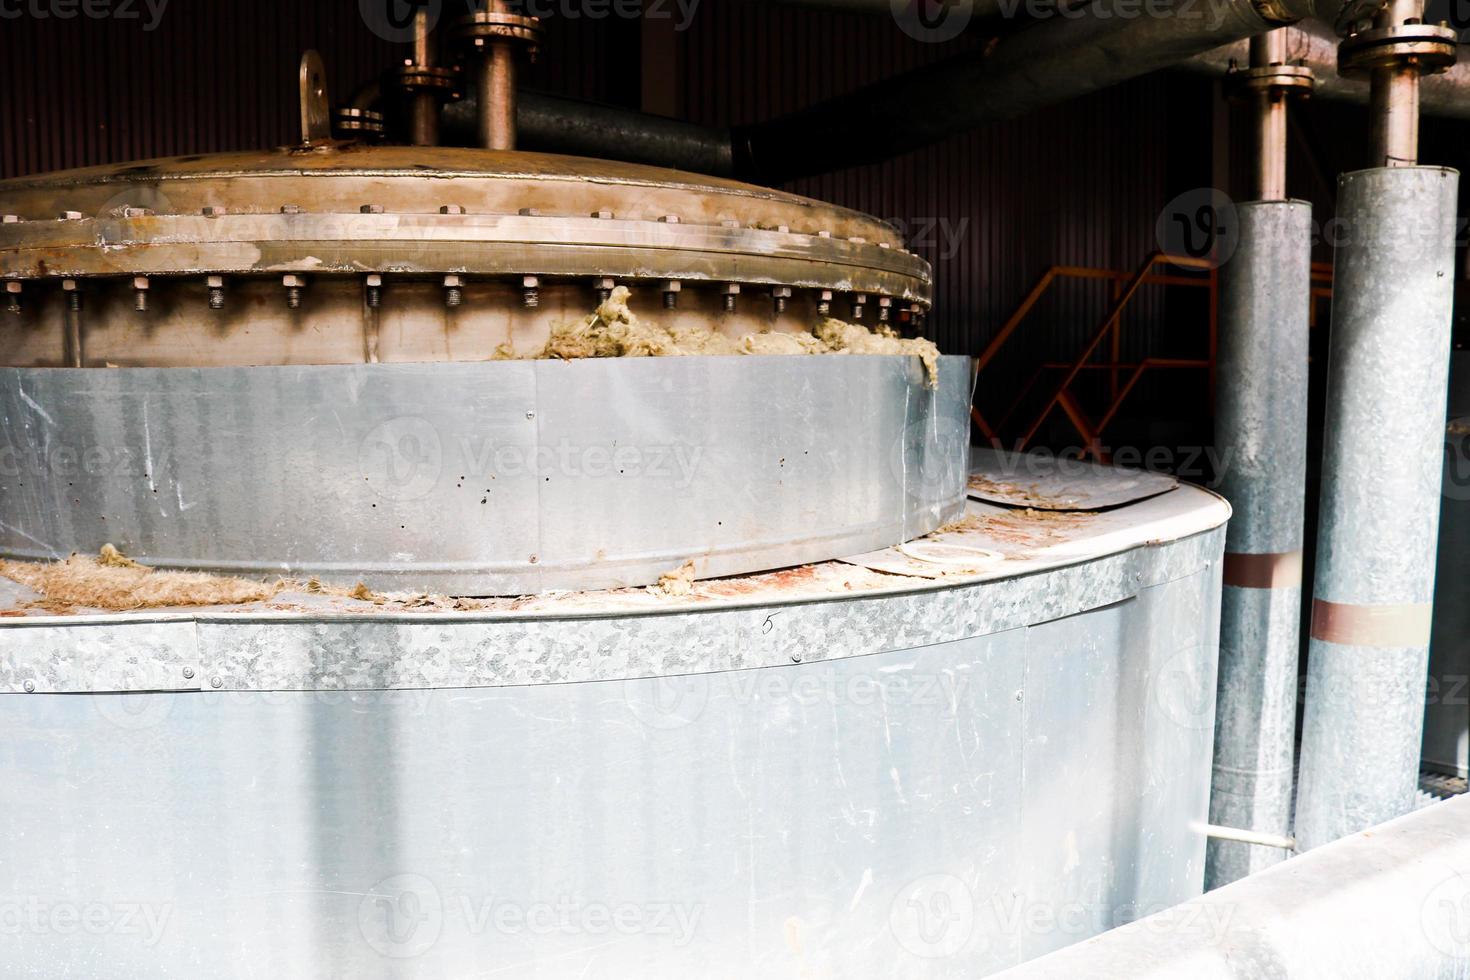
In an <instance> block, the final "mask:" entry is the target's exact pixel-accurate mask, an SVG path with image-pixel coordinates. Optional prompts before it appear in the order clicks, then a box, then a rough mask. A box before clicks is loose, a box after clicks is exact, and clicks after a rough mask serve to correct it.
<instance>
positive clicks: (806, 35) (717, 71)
mask: <svg viewBox="0 0 1470 980" xmlns="http://www.w3.org/2000/svg"><path fill="white" fill-rule="evenodd" d="M27 2H28V3H30V2H31V0H27ZM463 2H464V0H445V8H444V9H445V13H446V16H449V15H452V14H453V13H457V12H458V4H460V3H463ZM41 6H42V7H46V6H47V4H46V3H45V2H42V3H41ZM131 6H132V8H133V9H135V10H137V11H138V12H139V13H140V19H139V20H120V19H105V20H95V19H88V18H86V17H85V16H76V17H74V18H71V19H67V20H61V19H56V18H55V17H49V18H47V19H38V18H35V17H33V16H29V15H27V16H22V17H20V18H18V19H5V20H0V175H3V176H14V175H20V174H26V173H34V172H39V171H44V170H52V169H59V168H63V167H73V166H82V165H87V164H95V163H105V162H114V161H121V160H126V159H138V158H145V157H151V156H165V155H175V154H185V153H206V152H212V151H218V150H226V149H243V148H249V147H253V146H270V145H278V144H282V143H286V142H290V141H292V140H294V139H295V138H296V135H297V134H296V127H297V123H296V109H295V99H296V96H295V84H296V82H295V74H296V65H297V61H298V59H299V57H300V52H301V51H302V50H304V49H306V48H310V47H315V48H317V49H318V50H320V51H321V52H322V53H323V55H324V57H325V59H326V63H327V67H328V71H329V75H330V83H331V85H332V88H333V92H334V93H336V94H337V96H338V97H339V98H343V99H345V97H346V96H347V94H348V93H350V91H351V88H352V86H353V85H355V84H356V83H357V82H359V81H361V80H362V79H364V78H366V77H368V76H369V75H371V74H372V73H373V72H375V71H377V70H379V69H381V68H382V67H384V66H386V65H388V64H391V63H392V61H393V59H395V58H397V57H401V56H402V54H403V47H402V46H401V45H392V44H389V43H387V42H385V41H383V40H381V39H380V38H378V37H377V36H375V35H374V34H373V33H372V32H371V31H370V30H368V29H367V27H366V25H365V23H364V22H363V20H362V18H361V15H360V13H359V10H358V3H357V2H356V0H316V2H311V0H170V2H169V3H168V4H167V6H166V8H165V10H164V14H163V16H162V17H161V19H160V20H159V23H158V25H157V29H156V30H152V31H145V30H144V29H143V26H144V23H146V20H147V17H148V14H147V8H146V6H145V3H144V0H135V2H134V3H132V5H131ZM662 6H663V8H664V9H667V10H673V9H674V8H673V6H672V4H669V3H665V4H663V5H662ZM6 9H7V10H9V9H11V7H7V8H6ZM27 9H28V8H27ZM558 9H563V10H565V11H566V12H569V13H576V12H578V11H590V10H592V9H594V8H593V7H591V6H590V5H587V6H584V5H583V4H582V3H581V0H562V3H561V4H560V5H558ZM673 23H674V21H673V20H669V21H667V22H665V23H663V24H661V25H657V26H655V25H652V24H641V25H640V23H639V22H637V21H628V20H618V19H616V18H611V19H607V18H605V19H599V20H594V19H591V18H590V17H589V16H587V15H586V14H585V13H583V14H582V15H580V16H577V17H575V18H571V17H566V16H562V17H553V18H550V19H549V21H548V26H549V33H548V43H547V44H546V46H545V49H544V51H543V53H542V56H541V59H540V61H539V63H538V64H537V65H536V66H535V68H534V69H533V70H532V72H531V73H530V78H529V79H528V82H529V83H530V84H531V85H533V86H536V87H539V88H542V89H546V90H549V91H555V92H562V93H565V94H569V95H573V96H577V97H581V98H590V99H597V100H601V101H606V102H613V103H617V104H623V105H636V104H637V103H638V102H639V100H640V95H641V97H642V98H644V99H645V100H647V99H648V95H647V92H648V91H649V86H646V85H643V84H642V83H641V81H640V77H639V70H638V63H639V52H640V41H641V40H643V39H644V38H645V36H646V35H647V33H648V32H649V31H664V32H666V33H665V36H664V47H665V49H666V50H668V51H670V52H672V54H673V59H672V62H673V63H672V65H671V66H668V67H665V68H663V69H661V72H662V71H667V72H668V73H669V77H668V78H667V79H664V78H663V77H661V75H660V76H656V77H652V78H650V79H649V82H650V84H651V86H652V89H653V91H655V92H656V93H657V94H660V95H663V96H668V98H660V99H656V100H652V101H657V102H660V103H662V104H663V105H665V106H671V107H674V108H675V109H676V110H677V111H679V112H680V114H682V115H684V116H685V117H687V118H689V119H692V120H695V121H698V122H703V123H709V124H719V125H724V124H730V123H739V122H749V121H752V120H756V119H760V118H764V117H767V116H769V115H772V114H775V113H780V112H786V111H789V110H792V109H795V108H798V107H800V106H802V105H805V104H809V103H811V102H814V101H817V100H820V99H822V98H825V97H828V96H831V95H835V94H837V93H840V92H844V91H848V90H851V89H853V88H856V87H858V86H860V85H862V84H865V83H868V82H871V81H875V80H878V79H881V78H883V77H885V76H887V75H890V74H894V73H897V72H901V71H904V70H906V69H908V68H911V67H914V66H916V65H919V64H922V63H926V62H929V61H933V60H935V59H938V58H942V57H947V56H950V55H953V54H955V53H957V52H958V51H961V50H962V49H963V48H965V47H966V46H968V45H973V44H974V43H975V42H974V41H973V40H967V39H961V40H958V41H953V42H949V43H947V44H924V43H920V42H917V41H914V40H912V39H910V38H909V37H907V36H906V35H904V34H903V33H902V32H901V31H900V30H899V29H898V28H897V27H896V25H895V24H894V23H893V22H892V21H890V20H888V19H887V18H876V19H874V18H871V17H862V16H857V15H844V14H834V13H818V12H811V11H804V10H792V9H785V8H773V7H767V6H764V5H756V4H753V3H750V2H748V0H703V2H702V3H701V4H700V5H699V6H698V7H697V8H696V10H695V14H694V16H693V18H692V20H691V21H690V22H689V25H688V29H687V30H684V31H677V32H675V31H674V30H673ZM669 33H672V34H673V37H672V39H670V38H669V37H668V36H667V35H668V34H669ZM670 68H671V69H672V70H670ZM1180 86H1184V87H1189V86H1193V89H1192V91H1193V92H1194V93H1195V95H1194V96H1191V98H1193V100H1194V101H1193V102H1191V103H1189V104H1188V105H1186V106H1185V108H1184V109H1181V108H1180V106H1179V98H1180V97H1179V94H1178V89H1179V87H1180ZM1208 98H1209V86H1208V84H1207V83H1203V82H1199V81H1197V80H1193V79H1180V80H1178V82H1177V84H1172V83H1171V84H1170V85H1165V84H1161V83H1160V81H1159V80H1158V79H1144V80H1140V81H1137V82H1135V83H1132V84H1128V85H1124V86H1121V87H1118V88H1115V89H1113V90H1110V91H1108V92H1104V93H1101V94H1098V95H1095V96H1092V97H1089V98H1086V99H1082V100H1079V101H1077V102H1074V103H1071V104H1068V105H1064V106H1059V107H1056V108H1053V109H1050V110H1046V111H1043V112H1039V113H1036V114H1034V115H1032V116H1029V117H1027V118H1024V119H1020V120H1016V121H1013V122H1008V123H1002V124H997V125H993V126H989V127H987V128H985V129H983V130H980V131H978V132H974V133H971V134H968V135H965V136H961V137H957V138H954V139H951V140H948V141H946V142H944V143H942V144H939V145H936V146H933V147H928V148H924V149H920V150H918V151H916V152H913V153H909V154H907V155H905V156H902V157H899V158H897V159H895V160H892V161H890V162H887V163H883V164H880V165H874V166H864V167H858V168H854V169H851V170H847V171H843V172H841V173H836V174H832V175H828V176H824V177H820V178H814V179H809V180H803V181H799V182H797V183H796V184H795V185H793V189H795V190H797V191H799V192H801V193H805V194H810V195H812V196H814V197H819V198H823V199H826V200H830V201H835V202H837V203H840V204H844V205H847V206H850V207H854V208H858V209H860V210H864V211H868V212H871V213H874V214H877V215H879V216H881V217H885V218H889V219H892V220H894V221H895V222H897V223H899V224H900V226H901V227H903V228H904V229H906V230H907V232H908V237H909V238H910V241H911V244H912V245H913V247H914V248H915V249H916V250H917V251H918V252H920V253H921V254H923V255H924V256H925V257H926V258H928V259H929V260H930V261H931V262H933V263H934V266H935V275H936V279H937V286H938V289H937V312H936V316H935V319H934V329H935V334H936V339H937V340H938V341H939V342H940V344H941V346H942V347H943V348H944V349H946V350H951V351H957V352H959V351H964V352H974V351H976V350H978V349H979V348H980V347H981V346H982V345H983V343H984V342H985V340H986V339H987V338H988V337H989V336H990V335H991V333H992V332H993V331H994V330H995V328H996V327H997V326H998V325H999V323H1001V322H1002V321H1003V320H1004V318H1005V317H1006V315H1007V314H1009V312H1010V311H1011V310H1012V309H1013V308H1014V306H1015V305H1016V303H1017V302H1019V300H1020V299H1021V298H1022V297H1023V296H1024V295H1025V293H1026V292H1027V291H1028V289H1029V288H1030V286H1031V284H1032V283H1033V282H1034V281H1035V279H1036V277H1037V276H1039V275H1040V274H1041V273H1042V271H1043V270H1044V269H1045V268H1046V267H1047V266H1049V265H1052V264H1054V263H1066V264H1075V265H1091V266H1103V267H1109V268H1131V267H1133V266H1134V265H1135V264H1136V263H1137V262H1138V261H1139V260H1140V259H1141V258H1142V257H1143V256H1144V255H1145V254H1147V253H1148V252H1149V251H1150V250H1151V249H1152V248H1153V247H1154V245H1155V243H1154V232H1153V228H1154V221H1155V217H1156V215H1157V214H1158V212H1159V210H1160V208H1161V207H1162V205H1163V204H1164V203H1165V201H1167V200H1168V198H1169V197H1170V196H1171V195H1172V193H1174V192H1177V191H1178V190H1182V189H1186V188H1188V187H1193V186H1197V185H1199V184H1202V183H1204V182H1205V181H1206V180H1207V179H1208V176H1209V172H1210V171H1209V159H1210V149H1209V146H1208V145H1207V144H1206V145H1184V146H1181V145H1180V140H1181V137H1180V133H1179V127H1178V125H1177V123H1178V117H1179V116H1180V114H1181V112H1184V113H1190V112H1193V113H1194V114H1196V115H1198V114H1200V113H1204V114H1206V115H1207V114H1208ZM1171 122H1172V123H1174V124H1175V125H1174V128H1173V130H1172V131H1171ZM1205 132H1206V134H1208V127H1206V128H1205ZM851 138H852V139H853V140H854V141H855V142H856V141H881V140H883V139H884V133H883V132H882V130H881V129H879V128H877V127H875V128H874V129H873V130H871V131H867V132H856V133H853V134H852V135H851ZM1192 138H1193V136H1192V135H1191V133H1185V134H1184V139H1185V140H1186V141H1188V140H1189V139H1192ZM1180 161H1183V163H1182V164H1181V163H1180ZM1171 167H1173V170H1174V173H1170V172H1169V171H1170V168H1171ZM1105 305H1106V289H1105V287H1103V286H1102V285H1100V284H1096V283H1091V284H1087V283H1067V284H1064V285H1062V286H1060V287H1059V288H1058V289H1057V290H1056V291H1055V295H1053V296H1051V297H1050V298H1049V299H1048V300H1046V301H1045V302H1044V303H1043V304H1042V305H1041V306H1040V307H1039V308H1038V309H1037V311H1036V315H1035V319H1034V321H1033V322H1031V323H1030V324H1029V325H1028V327H1027V330H1026V333H1025V334H1024V335H1022V336H1021V337H1019V338H1018V341H1017V343H1016V345H1015V347H1016V350H1015V352H1014V355H1013V356H1014V357H1015V358H1016V359H1017V363H1018V364H1024V363H1031V362H1034V361H1036V360H1038V359H1039V358H1041V357H1052V358H1056V357H1064V356H1067V355H1068V354H1070V353H1071V352H1073V351H1074V350H1075V349H1076V348H1077V346H1078V344H1079V343H1080V340H1081V338H1082V337H1083V336H1085V335H1086V333H1087V332H1088V331H1089V330H1090V329H1091V327H1092V326H1093V324H1094V323H1095V321H1096V320H1097V319H1098V318H1099V317H1100V316H1101V315H1102V312H1103V311H1104V309H1105ZM1176 305H1177V304H1176ZM1168 311H1169V304H1168V303H1167V302H1166V299H1165V297H1164V296H1163V295H1162V290H1156V289H1149V290H1145V292H1144V294H1143V295H1142V296H1141V297H1140V300H1139V301H1138V303H1137V304H1136V306H1135V308H1134V309H1133V310H1132V311H1131V313H1130V314H1129V320H1128V328H1129V329H1128V333H1127V337H1128V338H1129V340H1128V342H1127V343H1126V344H1125V347H1124V353H1125V356H1139V355H1141V354H1143V353H1145V352H1146V351H1149V350H1155V349H1156V348H1157V347H1158V345H1159V344H1160V343H1162V342H1169V341H1170V339H1171V338H1172V339H1173V340H1174V341H1177V340H1178V338H1179V337H1180V336H1183V335H1185V334H1189V335H1192V334H1193V332H1194V331H1195V330H1196V329H1199V328H1202V326H1203V324H1202V322H1201V323H1193V322H1191V323H1172V324H1170V323H1168V322H1167V317H1168ZM1191 319H1192V320H1199V317H1197V316H1194V315H1193V314H1191ZM1192 345H1193V341H1189V342H1188V343H1187V344H1186V346H1192ZM998 373H1000V372H998ZM1143 394H1144V397H1145V398H1147V397H1148V393H1147V392H1144V393H1143Z"/></svg>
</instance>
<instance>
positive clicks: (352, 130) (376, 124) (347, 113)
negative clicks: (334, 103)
mask: <svg viewBox="0 0 1470 980" xmlns="http://www.w3.org/2000/svg"><path fill="white" fill-rule="evenodd" d="M332 129H333V130H335V132H336V135H337V138H338V139H359V140H363V141H364V142H374V141H376V140H379V139H382V137H383V131H384V120H383V114H382V113H381V112H378V111H377V110H375V109H359V108H357V107H356V106H342V107H340V108H338V109H335V110H333V112H332Z"/></svg>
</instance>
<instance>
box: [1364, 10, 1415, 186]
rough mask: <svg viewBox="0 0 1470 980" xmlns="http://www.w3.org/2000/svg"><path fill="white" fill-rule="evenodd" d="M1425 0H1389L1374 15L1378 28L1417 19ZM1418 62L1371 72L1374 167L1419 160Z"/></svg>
mask: <svg viewBox="0 0 1470 980" xmlns="http://www.w3.org/2000/svg"><path fill="white" fill-rule="evenodd" d="M1423 13H1424V0H1388V2H1387V3H1386V4H1384V6H1383V8H1382V9H1380V10H1379V11H1378V13H1377V14H1376V15H1375V16H1374V18H1373V26H1374V27H1375V28H1379V29H1383V28H1393V27H1401V26H1403V25H1406V24H1411V23H1418V22H1419V20H1420V18H1421V17H1422V16H1423ZM1419 74H1420V66H1419V65H1418V64H1414V63H1409V62H1408V61H1407V60H1405V62H1404V63H1401V64H1398V65H1396V66H1395V67H1392V68H1387V67H1385V68H1376V69H1374V70H1373V71H1372V72H1370V73H1369V75H1368V116H1369V119H1371V120H1372V136H1371V143H1370V145H1371V150H1372V156H1371V158H1370V160H1371V165H1372V166H1374V167H1412V166H1413V165H1414V164H1416V163H1418V162H1419Z"/></svg>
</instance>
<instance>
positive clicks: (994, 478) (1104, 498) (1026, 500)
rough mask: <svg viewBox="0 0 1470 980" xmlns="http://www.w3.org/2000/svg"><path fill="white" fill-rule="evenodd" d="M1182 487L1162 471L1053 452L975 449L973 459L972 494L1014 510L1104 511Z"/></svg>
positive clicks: (978, 498) (971, 462) (971, 464)
mask: <svg viewBox="0 0 1470 980" xmlns="http://www.w3.org/2000/svg"><path fill="white" fill-rule="evenodd" d="M1178 485H1179V481H1178V480H1177V479H1175V478H1174V477H1172V476H1167V475H1164V474H1162V473H1148V472H1145V471H1143V470H1128V469H1121V468H1119V467H1116V466H1104V465H1102V464H1100V463H1091V462H1087V461H1085V460H1080V459H1074V458H1070V457H1062V456H1054V455H1050V454H1047V455H1041V454H1035V453H1009V452H1005V451H1002V450H998V449H983V448H980V447H976V448H975V449H973V450H972V451H971V456H970V484H969V494H970V496H971V497H974V498H975V499H976V500H985V501H989V502H990V503H995V504H1005V505H1007V506H1010V507H1030V508H1032V509H1033V510H1104V509H1106V508H1108V507H1118V506H1121V505H1123V504H1127V503H1132V502H1133V501H1135V500H1144V499H1146V498H1148V497H1156V496H1158V495H1159V494H1161V493H1166V492H1168V491H1170V490H1173V489H1174V488H1175V487H1177V486H1178Z"/></svg>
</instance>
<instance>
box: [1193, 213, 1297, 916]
mask: <svg viewBox="0 0 1470 980" xmlns="http://www.w3.org/2000/svg"><path fill="white" fill-rule="evenodd" d="M1311 223H1312V206H1311V205H1310V204H1307V203H1305V202H1302V201H1269V202H1266V201H1257V202H1251V203H1246V204H1240V205H1237V206H1236V225H1237V227H1238V228H1239V232H1240V233H1239V241H1238V244H1237V246H1236V249H1235V252H1234V254H1233V255H1232V256H1231V257H1230V260H1229V261H1228V262H1226V263H1225V265H1224V267H1223V268H1222V269H1221V279H1222V287H1223V288H1222V290H1221V294H1220V321H1221V328H1222V330H1221V337H1220V353H1219V376H1220V386H1219V403H1218V411H1217V412H1216V423H1215V424H1216V437H1215V444H1216V446H1217V447H1218V449H1219V452H1220V459H1221V461H1222V465H1223V473H1222V474H1221V477H1220V483H1219V490H1220V492H1221V494H1223V495H1224V496H1225V498H1226V499H1227V500H1229V501H1230V506H1231V507H1232V508H1233V509H1234V511H1235V513H1234V515H1233V516H1232V517H1231V519H1230V524H1229V527H1228V528H1227V530H1226V538H1225V552H1226V553H1225V571H1224V590H1223V595H1222V600H1221V601H1222V605H1221V616H1220V667H1219V685H1218V688H1217V691H1218V693H1217V695H1216V697H1217V700H1216V709H1215V765H1214V777H1213V781H1212V783H1211V789H1210V822H1211V823H1214V824H1221V825H1224V826H1228V827H1239V828H1244V829H1248V830H1253V831H1258V832H1261V833H1267V834H1275V835H1279V836H1286V835H1287V834H1289V833H1290V829H1291V780H1292V753H1293V750H1294V741H1295V734H1296V689H1297V650H1298V646H1299V644H1300V633H1299V623H1300V609H1301V578H1302V576H1301V561H1302V552H1301V547H1302V519H1303V518H1302V514H1303V507H1304V503H1305V495H1306V487H1305V481H1306V463H1307V315H1308V310H1309V304H1310V302H1311V295H1310V294H1311V269H1312V244H1311ZM1285 857H1286V852H1284V851H1282V850H1279V849H1277V848H1271V847H1261V846H1258V845H1251V844H1244V843H1239V842H1236V841H1228V840H1211V841H1210V843H1209V846H1208V849H1207V851H1206V858H1205V884H1206V887H1207V888H1216V887H1219V886H1220V885H1226V884H1229V883H1230V882H1232V881H1235V880H1236V879H1238V878H1243V877H1245V876H1246V875H1248V874H1251V873H1253V872H1256V871H1259V870H1261V869H1263V868H1265V867H1267V866H1269V865H1272V864H1275V863H1276V862H1278V861H1281V860H1283V859H1284V858H1285Z"/></svg>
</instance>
